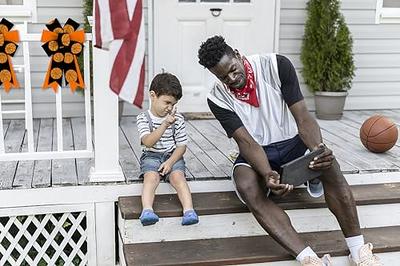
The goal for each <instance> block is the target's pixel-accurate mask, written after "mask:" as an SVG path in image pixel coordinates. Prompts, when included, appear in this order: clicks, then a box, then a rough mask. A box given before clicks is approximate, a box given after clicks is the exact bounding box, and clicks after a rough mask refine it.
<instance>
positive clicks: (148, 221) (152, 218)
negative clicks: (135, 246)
mask: <svg viewBox="0 0 400 266" xmlns="http://www.w3.org/2000/svg"><path fill="white" fill-rule="evenodd" d="M139 219H140V222H141V223H142V225H143V226H146V225H152V224H155V223H156V222H158V220H159V218H158V216H157V214H155V213H154V211H153V210H150V209H145V210H143V211H142V214H141V215H140V217H139Z"/></svg>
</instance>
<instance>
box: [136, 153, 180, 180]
mask: <svg viewBox="0 0 400 266" xmlns="http://www.w3.org/2000/svg"><path fill="white" fill-rule="evenodd" d="M171 154H172V152H153V151H143V153H142V155H141V156H140V178H143V177H144V174H145V173H147V172H158V168H160V165H161V164H162V163H163V162H165V161H166V160H168V159H169V157H171ZM177 170H179V171H182V172H183V173H185V160H184V159H183V158H181V159H180V160H178V161H177V162H176V163H175V164H174V165H173V166H172V169H171V172H169V173H168V174H167V175H166V176H164V177H163V178H164V179H165V180H166V181H168V177H169V174H170V173H172V172H173V171H177Z"/></svg>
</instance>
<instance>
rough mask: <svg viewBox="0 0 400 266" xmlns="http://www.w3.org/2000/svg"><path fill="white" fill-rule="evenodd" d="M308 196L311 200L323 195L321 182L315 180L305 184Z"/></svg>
mask: <svg viewBox="0 0 400 266" xmlns="http://www.w3.org/2000/svg"><path fill="white" fill-rule="evenodd" d="M305 185H306V186H307V191H308V194H310V196H311V197H313V198H319V197H321V196H322V195H324V187H323V186H322V182H321V180H319V179H317V178H315V179H313V180H310V181H307V182H306V184H305Z"/></svg>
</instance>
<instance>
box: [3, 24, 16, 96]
mask: <svg viewBox="0 0 400 266" xmlns="http://www.w3.org/2000/svg"><path fill="white" fill-rule="evenodd" d="M13 26H14V24H12V23H11V22H9V21H8V20H6V19H4V18H3V19H2V20H1V21H0V85H2V84H3V85H4V89H5V91H6V92H9V91H10V89H11V88H18V87H19V83H18V80H17V78H16V76H15V72H14V68H13V65H12V61H11V57H12V56H14V54H15V52H16V51H17V48H18V45H17V43H18V42H19V32H18V31H17V30H13V31H12V30H11V29H12V27H13Z"/></svg>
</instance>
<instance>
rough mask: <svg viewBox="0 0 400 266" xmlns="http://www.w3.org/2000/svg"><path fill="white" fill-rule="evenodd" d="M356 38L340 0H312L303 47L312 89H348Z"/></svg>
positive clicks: (305, 72)
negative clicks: (344, 14)
mask: <svg viewBox="0 0 400 266" xmlns="http://www.w3.org/2000/svg"><path fill="white" fill-rule="evenodd" d="M352 46H353V40H352V37H351V33H350V31H349V29H348V27H347V25H346V22H345V20H344V17H343V15H342V14H341V13H340V1H339V0H310V1H309V2H308V3H307V21H306V25H305V32H304V36H303V43H302V47H301V62H302V64H303V66H304V68H303V71H302V75H303V78H304V81H305V83H306V84H307V86H308V88H309V90H310V91H311V92H315V91H334V92H335V91H338V92H339V91H347V90H348V89H350V88H351V81H352V78H353V77H354V69H355V67H354V61H353V53H352Z"/></svg>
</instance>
